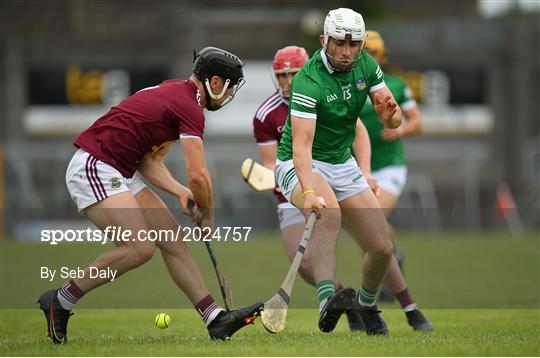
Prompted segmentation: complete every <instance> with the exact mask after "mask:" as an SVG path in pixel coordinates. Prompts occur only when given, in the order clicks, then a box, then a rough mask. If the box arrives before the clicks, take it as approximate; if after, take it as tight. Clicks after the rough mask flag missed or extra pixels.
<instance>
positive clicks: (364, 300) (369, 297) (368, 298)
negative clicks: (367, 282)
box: [358, 285, 377, 306]
mask: <svg viewBox="0 0 540 358" xmlns="http://www.w3.org/2000/svg"><path fill="white" fill-rule="evenodd" d="M376 298H377V291H372V290H370V289H368V288H367V287H366V286H364V285H362V287H360V291H359V292H358V302H360V305H361V306H373V305H375V299H376Z"/></svg>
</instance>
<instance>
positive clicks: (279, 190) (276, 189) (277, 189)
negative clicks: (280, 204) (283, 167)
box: [274, 185, 281, 194]
mask: <svg viewBox="0 0 540 358" xmlns="http://www.w3.org/2000/svg"><path fill="white" fill-rule="evenodd" d="M274 193H276V194H281V189H280V188H279V186H277V185H276V187H275V188H274Z"/></svg>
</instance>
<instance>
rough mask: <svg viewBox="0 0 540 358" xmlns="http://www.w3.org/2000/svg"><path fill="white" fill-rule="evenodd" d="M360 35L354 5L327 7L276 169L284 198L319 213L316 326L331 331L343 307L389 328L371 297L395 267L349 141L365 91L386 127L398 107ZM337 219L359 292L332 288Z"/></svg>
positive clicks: (380, 330)
mask: <svg viewBox="0 0 540 358" xmlns="http://www.w3.org/2000/svg"><path fill="white" fill-rule="evenodd" d="M365 40H366V31H365V26H364V20H363V19H362V16H361V15H360V14H359V13H357V12H355V11H353V10H351V9H345V8H340V9H336V10H331V11H330V12H329V13H328V15H327V17H326V19H325V23H324V34H323V35H321V36H320V41H321V45H322V49H321V50H318V51H317V52H316V53H315V54H314V55H313V56H312V58H311V59H310V60H309V61H308V62H307V63H306V64H305V65H304V66H303V67H302V69H301V70H300V71H299V72H298V73H297V74H296V76H295V77H294V79H293V81H292V87H291V99H290V101H289V115H288V118H287V121H286V124H285V130H284V133H283V136H282V138H281V141H280V144H279V148H278V155H277V161H276V168H275V176H276V181H277V183H278V185H279V187H280V189H281V191H282V193H283V195H284V196H285V197H286V198H287V200H288V201H289V202H291V203H292V204H293V205H294V206H296V207H297V208H301V209H305V210H304V213H305V215H309V213H310V212H311V211H312V210H314V211H315V212H316V213H317V215H318V216H319V220H318V222H317V225H316V227H315V231H314V235H313V238H312V240H311V243H310V250H311V263H312V267H313V276H314V279H315V282H316V288H317V296H318V299H319V308H320V317H319V328H320V330H321V331H323V332H331V331H332V330H333V329H334V328H335V326H336V324H337V322H338V320H339V318H340V316H341V315H342V314H343V312H344V311H345V310H347V309H356V310H358V312H359V313H360V315H361V316H362V319H363V321H364V325H365V328H366V332H367V333H368V334H370V335H372V334H387V332H388V328H387V325H386V323H385V322H384V320H383V319H382V316H381V315H380V314H379V312H380V311H379V310H378V309H377V306H376V304H375V298H376V295H377V292H378V288H379V285H380V284H381V282H382V280H383V278H384V277H385V275H386V273H387V271H388V269H389V268H390V267H394V266H395V267H394V269H397V270H398V271H399V267H397V263H396V262H395V259H394V256H393V254H392V253H393V246H392V241H391V240H390V237H389V233H388V227H387V224H386V219H385V217H384V214H383V212H382V210H381V209H380V206H379V203H378V202H377V199H376V198H375V195H374V194H373V192H372V191H371V190H369V185H368V183H367V182H366V180H365V177H364V175H363V174H362V172H361V171H360V169H359V168H358V166H357V164H356V161H355V159H354V158H353V156H352V155H351V150H350V147H351V145H352V143H353V141H354V137H355V133H356V124H357V119H358V117H359V114H360V111H361V109H362V107H363V105H364V103H365V101H366V98H367V97H368V96H369V97H370V98H371V100H372V101H373V103H374V104H375V110H376V112H377V114H378V117H379V120H380V121H381V122H382V123H383V124H384V125H385V126H386V127H388V128H397V127H398V126H399V125H400V123H401V110H400V108H399V106H398V104H397V103H396V101H395V100H394V97H393V96H392V93H391V92H390V91H389V90H388V88H387V87H386V85H385V83H384V75H383V73H382V71H381V69H380V68H379V65H378V64H377V62H376V61H375V60H374V59H373V58H372V57H371V56H370V55H368V54H367V53H365V52H364V51H363V50H362V49H363V46H364V42H365ZM319 197H321V198H323V199H324V200H319ZM342 226H343V228H344V229H345V230H346V231H347V232H348V233H349V234H350V235H351V237H352V238H353V239H354V240H355V241H356V242H357V243H358V245H359V246H360V247H361V248H362V249H363V250H364V252H365V253H366V254H365V256H364V260H363V263H362V277H361V285H359V286H360V289H359V290H358V293H357V292H356V291H355V290H354V289H352V288H344V289H342V290H340V291H338V292H335V283H334V279H335V266H336V255H335V249H336V243H337V237H338V234H339V230H340V228H341V227H342ZM358 280H359V281H360V277H359V278H358ZM359 283H360V282H359Z"/></svg>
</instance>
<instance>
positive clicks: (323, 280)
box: [275, 160, 354, 332]
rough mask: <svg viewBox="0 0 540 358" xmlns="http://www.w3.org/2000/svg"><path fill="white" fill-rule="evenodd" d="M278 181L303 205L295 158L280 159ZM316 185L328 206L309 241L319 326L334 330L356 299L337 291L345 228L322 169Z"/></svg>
mask: <svg viewBox="0 0 540 358" xmlns="http://www.w3.org/2000/svg"><path fill="white" fill-rule="evenodd" d="M275 174H276V182H277V183H278V185H279V186H280V189H281V192H282V193H283V195H284V196H285V197H286V198H287V200H289V202H291V203H292V204H293V205H294V206H296V207H297V208H302V206H303V202H304V201H303V196H302V188H301V186H300V185H299V182H298V178H297V177H296V173H295V171H294V164H293V162H292V160H289V161H286V162H281V161H279V160H278V161H277V163H276V171H275ZM313 189H314V190H315V193H316V195H317V196H320V197H322V198H324V200H325V202H326V209H324V210H323V211H322V215H321V218H320V219H319V220H318V221H317V223H316V225H315V228H314V230H313V234H312V237H311V240H310V243H309V247H310V258H311V267H312V270H313V278H314V281H315V286H316V288H317V297H318V300H319V309H320V312H321V314H320V317H319V328H320V329H321V330H322V331H323V332H331V331H332V330H333V329H334V327H335V325H336V324H337V322H338V320H339V318H340V317H341V315H342V314H343V312H345V310H346V308H347V304H348V302H349V301H353V296H354V290H352V289H343V290H341V291H339V292H338V293H337V294H336V289H335V283H334V277H335V267H336V252H335V250H336V242H337V237H338V234H339V230H340V228H341V214H340V210H339V205H338V203H337V200H336V197H335V195H334V192H333V190H332V188H331V187H330V186H329V184H328V183H327V181H326V179H325V178H324V177H323V176H322V175H321V174H320V172H317V171H316V170H315V171H314V175H313Z"/></svg>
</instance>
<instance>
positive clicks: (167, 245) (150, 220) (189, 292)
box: [130, 177, 261, 339]
mask: <svg viewBox="0 0 540 358" xmlns="http://www.w3.org/2000/svg"><path fill="white" fill-rule="evenodd" d="M138 181H140V179H139V178H138V177H135V179H134V181H133V182H132V183H130V185H131V189H132V191H136V192H137V194H136V195H135V198H136V199H137V202H138V203H139V205H140V206H141V207H143V208H144V209H142V210H143V214H144V217H145V220H146V222H147V224H148V227H149V229H150V230H161V232H166V231H164V230H169V231H170V232H174V233H176V232H177V230H178V228H179V226H180V224H179V223H178V222H177V220H176V218H175V217H174V215H173V214H172V212H171V211H170V210H169V209H168V208H167V206H166V205H165V203H164V202H163V200H161V198H160V197H159V196H158V195H156V194H155V193H154V192H153V191H152V190H151V189H150V188H148V187H144V188H142V189H141V190H138V188H139V187H140V185H139V184H138V183H137V182H138ZM171 238H172V237H171ZM156 245H157V247H158V248H159V249H160V251H161V255H162V257H163V261H164V262H165V266H166V267H167V270H168V271H169V274H170V275H171V277H172V279H173V281H174V282H175V283H176V285H177V286H178V287H179V288H180V289H181V290H182V291H183V292H184V293H185V294H186V296H188V298H189V300H190V301H191V302H192V303H193V305H194V307H195V309H196V310H197V312H198V313H199V315H200V316H201V318H202V320H203V321H204V323H205V325H206V327H207V328H208V331H209V333H210V337H211V338H213V339H226V338H230V337H231V336H232V335H233V334H234V332H236V331H237V330H239V329H240V328H242V327H244V326H245V325H246V324H247V321H246V320H248V321H249V319H250V318H251V317H252V316H254V315H255V314H257V313H258V310H259V309H260V308H261V304H260V303H257V304H255V305H252V306H249V307H246V308H242V309H240V310H237V311H232V312H225V311H224V310H223V308H221V306H220V305H219V304H218V303H217V302H216V301H215V299H214V298H213V297H212V295H210V292H209V291H208V288H207V287H206V284H205V282H204V278H203V276H202V274H201V272H200V270H199V267H198V266H197V264H196V262H195V260H194V259H193V256H192V255H191V252H190V251H189V248H188V245H187V243H186V242H184V241H183V240H182V238H179V240H178V241H173V240H172V239H162V240H158V241H156Z"/></svg>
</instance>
